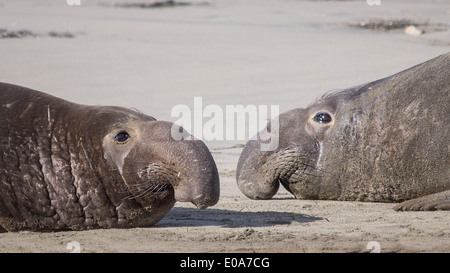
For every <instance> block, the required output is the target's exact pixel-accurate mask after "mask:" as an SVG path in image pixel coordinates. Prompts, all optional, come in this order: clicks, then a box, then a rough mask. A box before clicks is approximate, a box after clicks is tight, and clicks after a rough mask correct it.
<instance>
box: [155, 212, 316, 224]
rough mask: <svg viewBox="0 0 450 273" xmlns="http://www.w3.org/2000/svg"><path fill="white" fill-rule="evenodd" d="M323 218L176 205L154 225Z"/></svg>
mask: <svg viewBox="0 0 450 273" xmlns="http://www.w3.org/2000/svg"><path fill="white" fill-rule="evenodd" d="M318 220H323V218H321V217H315V216H309V215H305V214H300V213H292V212H277V211H260V212H249V211H235V210H223V209H212V208H211V209H209V208H208V209H206V210H199V209H196V208H179V207H174V208H172V210H171V211H170V212H169V213H168V214H167V215H166V216H165V217H164V218H163V219H162V220H161V221H160V222H159V223H157V224H156V225H155V226H154V227H156V228H157V227H189V226H220V227H228V228H236V227H267V226H275V225H290V224H292V223H295V222H296V223H308V222H314V221H318Z"/></svg>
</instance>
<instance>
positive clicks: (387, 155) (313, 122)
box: [237, 54, 450, 210]
mask: <svg viewBox="0 0 450 273" xmlns="http://www.w3.org/2000/svg"><path fill="white" fill-rule="evenodd" d="M268 126H270V124H269V125H268ZM449 130H450V54H446V55H442V56H439V57H437V58H435V59H432V60H430V61H427V62H425V63H423V64H420V65H417V66H415V67H412V68H410V69H408V70H405V71H403V72H400V73H398V74H395V75H393V76H390V77H388V78H385V79H381V80H378V81H374V82H371V83H368V84H364V85H361V86H357V87H353V88H350V89H346V90H342V91H337V92H333V93H329V94H326V95H324V96H323V97H322V98H320V99H319V100H318V101H316V102H315V103H313V104H312V105H310V106H309V107H307V108H305V109H294V110H291V111H288V112H286V113H283V114H281V115H280V116H279V146H278V149H276V150H275V151H272V152H261V151H260V148H259V147H260V144H261V141H260V140H254V141H249V142H248V143H247V145H246V147H245V148H244V150H243V151H242V154H241V157H240V159H239V163H238V169H237V183H238V186H239V188H240V190H241V191H242V192H243V193H244V194H245V195H246V196H248V197H250V198H254V199H268V198H271V197H272V196H273V195H274V194H275V193H276V192H277V190H278V187H279V183H281V184H282V185H283V186H284V187H285V188H286V189H287V190H288V191H290V192H291V193H293V194H294V196H295V197H296V198H298V199H329V200H358V201H371V202H401V201H405V200H409V201H407V202H404V203H401V204H400V205H398V206H397V207H396V209H399V210H434V209H450V162H449V151H450V132H449ZM416 198H419V199H416Z"/></svg>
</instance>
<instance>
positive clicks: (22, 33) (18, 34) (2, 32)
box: [0, 28, 75, 39]
mask: <svg viewBox="0 0 450 273" xmlns="http://www.w3.org/2000/svg"><path fill="white" fill-rule="evenodd" d="M42 36H50V37H56V38H73V37H75V35H73V34H72V33H70V32H69V31H63V32H57V31H50V32H48V33H47V34H36V33H34V32H32V31H30V30H26V29H24V30H17V31H15V30H7V29H4V28H0V39H8V38H26V37H35V38H36V37H42Z"/></svg>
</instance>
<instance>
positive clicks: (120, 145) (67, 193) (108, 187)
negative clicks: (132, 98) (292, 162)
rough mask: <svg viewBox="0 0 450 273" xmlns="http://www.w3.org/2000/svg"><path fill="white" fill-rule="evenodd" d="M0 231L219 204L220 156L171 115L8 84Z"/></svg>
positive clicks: (137, 219) (141, 222) (1, 144)
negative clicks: (175, 128) (189, 137)
mask: <svg viewBox="0 0 450 273" xmlns="http://www.w3.org/2000/svg"><path fill="white" fill-rule="evenodd" d="M0 117H1V119H0V153H1V154H0V230H1V229H3V230H6V231H16V230H22V229H30V230H64V229H73V230H80V229H90V228H113V227H135V226H150V225H153V224H154V223H156V222H158V221H159V220H160V219H161V218H163V217H164V215H165V214H166V213H167V212H168V211H169V210H170V209H171V208H172V206H173V205H174V203H175V202H176V201H187V202H193V203H194V204H196V205H197V207H199V208H206V207H207V206H212V205H214V204H216V203H217V201H218V198H219V177H218V173H217V168H216V165H215V163H214V160H213V158H212V156H211V154H210V152H209V150H208V148H207V147H206V146H205V144H204V143H203V142H201V141H198V140H193V141H186V140H181V141H175V140H173V139H172V138H171V134H170V132H171V127H172V123H170V122H165V121H157V120H155V119H154V118H152V117H150V116H147V115H144V114H142V113H140V112H138V111H135V110H131V109H126V108H121V107H113V106H85V105H79V104H75V103H71V102H68V101H65V100H62V99H59V98H56V97H53V96H51V95H48V94H45V93H42V92H39V91H34V90H31V89H28V88H24V87H20V86H15V85H10V84H5V83H0Z"/></svg>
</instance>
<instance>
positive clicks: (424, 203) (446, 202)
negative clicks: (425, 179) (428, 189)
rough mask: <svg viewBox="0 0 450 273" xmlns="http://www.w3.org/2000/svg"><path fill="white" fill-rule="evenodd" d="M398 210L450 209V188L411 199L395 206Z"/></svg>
mask: <svg viewBox="0 0 450 273" xmlns="http://www.w3.org/2000/svg"><path fill="white" fill-rule="evenodd" d="M394 210H397V211H400V210H401V211H430V210H450V190H448V191H443V192H438V193H435V194H430V195H425V196H423V197H419V198H416V199H411V200H408V201H405V202H403V203H400V204H398V205H397V206H395V207H394Z"/></svg>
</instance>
